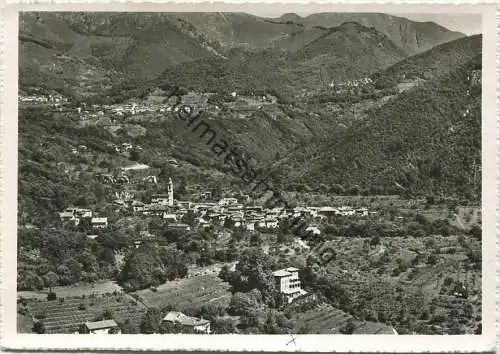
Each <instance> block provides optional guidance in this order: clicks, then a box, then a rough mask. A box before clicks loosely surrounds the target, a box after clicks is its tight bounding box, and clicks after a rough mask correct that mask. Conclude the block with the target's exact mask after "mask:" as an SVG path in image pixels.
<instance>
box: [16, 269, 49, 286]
mask: <svg viewBox="0 0 500 354" xmlns="http://www.w3.org/2000/svg"><path fill="white" fill-rule="evenodd" d="M43 285H44V283H43V279H42V278H41V277H40V276H39V275H37V274H36V273H35V272H31V271H26V272H23V273H22V274H21V281H20V288H21V289H23V290H41V289H43Z"/></svg>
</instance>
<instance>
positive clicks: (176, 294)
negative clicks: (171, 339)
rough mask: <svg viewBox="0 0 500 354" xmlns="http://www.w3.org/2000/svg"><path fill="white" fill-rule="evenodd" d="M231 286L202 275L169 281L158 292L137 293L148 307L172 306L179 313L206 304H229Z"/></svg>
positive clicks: (213, 277) (142, 291)
mask: <svg viewBox="0 0 500 354" xmlns="http://www.w3.org/2000/svg"><path fill="white" fill-rule="evenodd" d="M228 289H229V284H228V283H225V282H223V281H222V280H221V279H220V278H218V277H217V276H214V275H201V276H196V277H192V278H186V279H179V280H174V281H169V282H167V283H165V284H162V285H160V286H159V287H158V288H157V290H156V291H154V290H151V289H146V290H140V291H138V292H137V294H138V295H139V298H140V299H141V300H142V301H143V302H144V303H145V304H146V305H147V306H152V307H157V308H160V309H161V308H163V307H165V306H172V307H173V308H175V309H176V310H178V311H183V310H185V309H188V308H198V307H201V306H203V305H204V304H206V303H214V302H217V303H225V304H229V301H230V299H231V293H230V292H229V291H228Z"/></svg>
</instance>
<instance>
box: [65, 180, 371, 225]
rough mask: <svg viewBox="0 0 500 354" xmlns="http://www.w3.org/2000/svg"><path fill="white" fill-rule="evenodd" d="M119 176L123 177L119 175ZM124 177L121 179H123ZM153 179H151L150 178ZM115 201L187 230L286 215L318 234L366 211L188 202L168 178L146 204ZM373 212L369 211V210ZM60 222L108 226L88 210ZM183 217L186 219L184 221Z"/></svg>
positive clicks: (267, 221)
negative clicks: (330, 223) (332, 221)
mask: <svg viewBox="0 0 500 354" xmlns="http://www.w3.org/2000/svg"><path fill="white" fill-rule="evenodd" d="M102 178H108V179H109V180H110V182H116V178H114V177H113V176H108V175H103V176H102ZM121 178H125V179H127V178H128V177H126V176H123V177H121ZM127 181H128V180H125V181H124V182H127ZM153 182H155V181H153ZM116 197H117V199H116V200H115V203H117V204H119V205H120V206H121V207H122V208H125V209H128V210H130V211H133V212H134V213H136V214H142V215H144V216H156V217H161V218H163V219H164V220H165V221H166V222H167V225H168V227H169V228H170V229H178V230H184V231H189V230H191V228H192V227H193V226H194V227H197V228H202V229H203V228H208V227H210V226H215V227H228V228H240V229H244V230H248V231H255V230H258V229H268V230H272V229H277V228H279V227H280V222H282V221H284V220H287V219H290V218H302V219H303V220H307V222H308V226H307V227H306V231H308V232H310V233H312V234H313V235H319V234H321V230H320V227H319V225H320V224H321V223H322V222H323V221H325V220H327V219H328V218H329V217H333V216H344V217H354V216H358V217H366V216H368V215H369V214H370V213H369V211H368V209H367V208H364V207H361V208H352V207H349V206H340V207H332V206H322V207H317V206H297V207H294V208H288V209H285V208H283V207H275V208H266V207H264V206H262V205H251V204H248V203H247V202H245V203H243V202H241V201H240V200H241V199H240V200H239V199H238V198H232V197H230V198H222V199H220V200H219V201H218V202H208V201H205V200H203V201H200V202H191V201H178V200H175V199H174V188H173V182H172V179H171V178H170V179H169V183H168V185H167V193H164V194H154V195H152V196H151V200H150V203H143V202H141V201H138V200H136V199H134V198H133V197H134V195H133V194H131V193H120V194H117V195H116ZM372 213H373V212H372ZM188 214H189V217H188ZM59 217H60V218H61V220H62V221H63V222H72V223H73V224H74V225H75V226H77V225H78V224H79V223H80V222H81V220H83V219H89V220H90V225H91V226H92V228H105V227H107V226H108V220H107V218H106V217H95V216H93V214H92V210H90V209H81V208H73V207H70V208H67V209H66V210H64V211H63V212H61V213H59ZM186 220H189V222H187V221H186Z"/></svg>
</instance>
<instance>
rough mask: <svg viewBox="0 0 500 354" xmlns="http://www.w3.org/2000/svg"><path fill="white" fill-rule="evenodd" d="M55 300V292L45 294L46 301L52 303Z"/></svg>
mask: <svg viewBox="0 0 500 354" xmlns="http://www.w3.org/2000/svg"><path fill="white" fill-rule="evenodd" d="M55 299H57V295H56V293H55V292H53V291H51V292H49V293H48V294H47V300H48V301H54V300H55Z"/></svg>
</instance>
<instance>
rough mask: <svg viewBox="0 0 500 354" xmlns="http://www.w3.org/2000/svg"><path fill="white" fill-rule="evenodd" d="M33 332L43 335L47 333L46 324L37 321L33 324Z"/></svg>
mask: <svg viewBox="0 0 500 354" xmlns="http://www.w3.org/2000/svg"><path fill="white" fill-rule="evenodd" d="M32 330H33V332H35V333H38V334H43V333H45V324H44V323H43V322H42V321H36V322H35V323H34V324H33V328H32Z"/></svg>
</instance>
